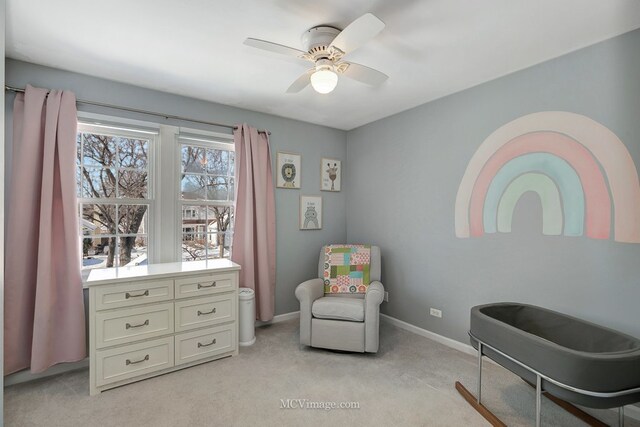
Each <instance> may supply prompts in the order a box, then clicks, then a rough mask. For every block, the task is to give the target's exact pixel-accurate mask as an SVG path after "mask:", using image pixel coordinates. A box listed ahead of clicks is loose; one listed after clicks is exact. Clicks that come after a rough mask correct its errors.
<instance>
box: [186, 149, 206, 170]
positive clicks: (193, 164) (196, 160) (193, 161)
mask: <svg viewBox="0 0 640 427" xmlns="http://www.w3.org/2000/svg"><path fill="white" fill-rule="evenodd" d="M206 163H207V159H206V157H205V150H204V148H199V147H192V146H190V145H183V146H182V171H183V172H191V173H204V171H205V165H206Z"/></svg>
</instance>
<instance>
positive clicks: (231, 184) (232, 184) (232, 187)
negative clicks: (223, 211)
mask: <svg viewBox="0 0 640 427" xmlns="http://www.w3.org/2000/svg"><path fill="white" fill-rule="evenodd" d="M235 198H236V182H235V179H233V178H229V200H235Z"/></svg>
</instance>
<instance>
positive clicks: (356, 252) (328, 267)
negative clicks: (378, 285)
mask: <svg viewBox="0 0 640 427" xmlns="http://www.w3.org/2000/svg"><path fill="white" fill-rule="evenodd" d="M370 262H371V246H370V245H330V246H327V247H326V248H325V256H324V274H323V276H324V285H325V286H324V291H325V293H327V294H339V293H349V294H353V293H365V292H366V291H367V287H368V286H369V281H370V277H369V272H370Z"/></svg>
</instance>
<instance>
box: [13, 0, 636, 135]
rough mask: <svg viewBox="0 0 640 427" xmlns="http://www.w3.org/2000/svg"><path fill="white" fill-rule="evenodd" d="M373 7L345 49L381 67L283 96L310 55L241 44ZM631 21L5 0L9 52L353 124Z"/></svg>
mask: <svg viewBox="0 0 640 427" xmlns="http://www.w3.org/2000/svg"><path fill="white" fill-rule="evenodd" d="M366 12H372V13H374V14H375V15H377V16H378V17H379V18H380V19H382V20H383V21H384V22H385V23H386V24H387V26H386V28H385V29H384V30H383V32H382V33H380V35H378V36H377V37H376V38H375V39H373V40H371V41H370V42H369V43H367V44H366V45H365V46H363V47H362V48H360V49H359V50H357V51H355V52H353V53H352V54H351V55H349V56H348V57H347V58H348V59H349V60H350V61H353V62H358V63H361V64H363V65H367V66H370V67H373V68H376V69H379V70H380V71H382V72H384V73H386V74H388V75H389V80H388V81H387V82H385V83H384V85H383V86H381V87H378V88H371V87H368V86H365V85H362V84H360V83H358V82H355V81H351V80H348V79H344V78H343V79H341V80H340V82H339V83H338V87H337V88H336V90H335V91H334V92H333V93H331V94H329V95H320V94H317V93H315V92H314V91H313V89H311V87H307V88H306V89H305V90H303V91H302V92H301V93H298V94H293V95H291V94H285V90H286V89H287V87H288V86H289V84H290V83H291V82H292V81H293V80H294V79H295V78H296V77H298V76H299V75H300V74H301V73H302V72H303V71H304V70H305V69H306V67H305V66H304V65H301V64H300V63H299V62H298V61H297V60H295V59H288V58H286V57H280V56H277V55H271V54H269V53H267V52H261V51H259V50H256V49H252V48H250V47H247V46H244V45H243V44H242V42H243V41H244V39H245V38H246V37H255V38H260V39H265V40H270V41H273V42H276V43H280V44H284V45H288V46H292V47H296V48H300V47H301V44H300V36H301V35H302V33H303V32H304V31H305V30H307V29H308V28H310V27H313V26H317V25H320V24H328V25H333V26H337V27H339V28H344V27H345V26H346V25H347V24H349V22H351V21H352V20H353V19H355V18H357V17H359V16H360V15H362V14H364V13H366ZM639 27H640V1H639V0H483V1H478V0H395V1H390V0H376V1H366V0H349V1H346V0H326V1H319V0H272V1H264V0H228V1H211V0H184V1H175V0H135V1H131V0H108V1H104V0H103V1H90V0H56V1H43V0H7V47H6V49H7V56H9V57H11V58H16V59H20V60H24V61H29V62H34V63H38V64H43V65H48V66H52V67H57V68H62V69H66V70H72V71H75V72H80V73H85V74H90V75H94V76H98V77H103V78H107V79H111V80H116V81H120V82H125V83H131V84H134V85H137V86H143V87H148V88H152V89H157V90H161V91H166V92H171V93H176V94H181V95H187V96H191V97H195V98H200V99H205V100H209V101H214V102H218V103H222V104H228V105H233V106H237V107H242V108H247V109H250V110H256V111H262V112H265V113H271V114H276V115H279V116H284V117H291V118H294V119H299V120H304V121H308V122H312V123H318V124H322V125H326V126H331V127H335V128H339V129H345V130H348V129H353V128H355V127H358V126H361V125H363V124H366V123H369V122H371V121H374V120H377V119H380V118H382V117H386V116H389V115H391V114H394V113H398V112H400V111H403V110H406V109H408V108H411V107H414V106H416V105H420V104H422V103H425V102H427V101H431V100H433V99H436V98H440V97H442V96H444V95H447V94H450V93H453V92H457V91H460V90H462V89H465V88H468V87H471V86H474V85H476V84H479V83H482V82H485V81H488V80H491V79H494V78H496V77H499V76H502V75H505V74H508V73H511V72H513V71H516V70H519V69H522V68H525V67H528V66H531V65H533V64H537V63H540V62H542V61H545V60H547V59H550V58H554V57H557V56H560V55H562V54H565V53H567V52H570V51H573V50H576V49H579V48H581V47H584V46H588V45H590V44H593V43H596V42H598V41H601V40H605V39H607V38H611V37H613V36H616V35H619V34H622V33H625V32H627V31H630V30H633V29H635V28H639ZM212 120H213V118H212Z"/></svg>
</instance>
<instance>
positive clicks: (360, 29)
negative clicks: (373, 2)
mask: <svg viewBox="0 0 640 427" xmlns="http://www.w3.org/2000/svg"><path fill="white" fill-rule="evenodd" d="M384 26H385V25H384V22H382V21H381V20H380V19H378V17H376V16H375V15H374V14H372V13H365V14H364V15H362V16H361V17H360V18H358V19H356V20H355V21H353V22H352V23H351V24H349V25H347V28H345V29H344V30H342V31H341V32H340V34H338V36H337V37H336V38H335V39H334V40H333V41H332V42H331V46H334V47H337V48H338V49H340V50H341V51H343V52H344V53H349V52H353V51H354V50H356V49H357V48H359V47H360V46H362V45H363V44H364V43H366V42H367V41H369V40H371V39H372V38H374V37H375V36H377V35H378V33H380V31H382V29H383V28H384Z"/></svg>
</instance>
